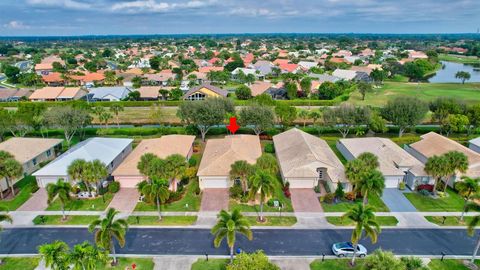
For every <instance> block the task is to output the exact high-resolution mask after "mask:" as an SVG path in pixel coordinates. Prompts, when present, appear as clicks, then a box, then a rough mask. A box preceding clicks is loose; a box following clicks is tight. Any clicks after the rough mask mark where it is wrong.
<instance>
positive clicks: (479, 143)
mask: <svg viewBox="0 0 480 270" xmlns="http://www.w3.org/2000/svg"><path fill="white" fill-rule="evenodd" d="M468 143H469V148H470V149H472V150H473V151H475V152H477V153H479V154H480V137H478V138H475V139H473V140H470V141H469V142H468Z"/></svg>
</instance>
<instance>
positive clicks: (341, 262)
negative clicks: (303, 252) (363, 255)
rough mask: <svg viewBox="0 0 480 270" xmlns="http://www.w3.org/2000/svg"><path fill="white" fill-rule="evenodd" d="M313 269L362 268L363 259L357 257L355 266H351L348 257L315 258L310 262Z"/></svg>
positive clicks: (338, 269)
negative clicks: (322, 259) (323, 259)
mask: <svg viewBox="0 0 480 270" xmlns="http://www.w3.org/2000/svg"><path fill="white" fill-rule="evenodd" d="M310 269H311V270H360V269H362V260H361V259H357V260H356V265H355V267H351V266H350V260H348V259H332V260H325V261H323V262H322V261H321V260H315V261H313V262H312V263H311V264H310Z"/></svg>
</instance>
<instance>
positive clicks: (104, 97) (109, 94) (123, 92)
mask: <svg viewBox="0 0 480 270" xmlns="http://www.w3.org/2000/svg"><path fill="white" fill-rule="evenodd" d="M131 91H132V90H131V89H130V88H128V87H125V86H116V87H97V88H92V89H90V92H89V93H88V95H87V99H88V100H89V101H120V100H123V99H125V98H126V97H127V96H128V94H129V93H130V92H131Z"/></svg>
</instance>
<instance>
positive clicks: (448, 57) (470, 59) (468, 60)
mask: <svg viewBox="0 0 480 270" xmlns="http://www.w3.org/2000/svg"><path fill="white" fill-rule="evenodd" d="M438 60H440V61H449V62H455V63H461V64H478V63H480V59H479V58H478V57H475V56H463V55H455V54H443V53H442V54H439V55H438Z"/></svg>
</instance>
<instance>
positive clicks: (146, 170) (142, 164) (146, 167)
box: [137, 153, 158, 177]
mask: <svg viewBox="0 0 480 270" xmlns="http://www.w3.org/2000/svg"><path fill="white" fill-rule="evenodd" d="M156 158H158V157H157V156H156V155H154V154H152V153H146V154H143V155H142V156H141V157H140V161H139V162H138V164H137V169H138V171H139V172H140V173H141V174H143V175H145V176H148V177H150V175H151V166H150V165H151V164H152V161H153V160H154V159H156Z"/></svg>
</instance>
